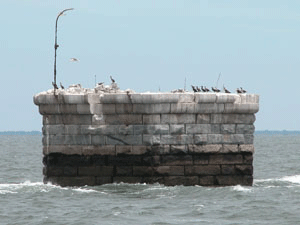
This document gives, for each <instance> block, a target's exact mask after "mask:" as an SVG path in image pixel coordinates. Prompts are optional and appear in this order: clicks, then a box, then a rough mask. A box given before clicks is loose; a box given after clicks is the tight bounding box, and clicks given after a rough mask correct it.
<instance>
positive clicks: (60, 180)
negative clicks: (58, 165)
mask: <svg viewBox="0 0 300 225" xmlns="http://www.w3.org/2000/svg"><path fill="white" fill-rule="evenodd" d="M48 182H51V183H52V184H57V185H60V186H62V187H67V186H71V187H72V186H73V187H74V186H76V187H82V186H85V185H88V186H94V185H95V184H96V182H95V177H90V176H84V177H68V176H62V177H44V183H48Z"/></svg>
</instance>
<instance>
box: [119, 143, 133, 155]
mask: <svg viewBox="0 0 300 225" xmlns="http://www.w3.org/2000/svg"><path fill="white" fill-rule="evenodd" d="M116 154H117V155H119V154H125V155H130V154H132V146H131V145H116Z"/></svg>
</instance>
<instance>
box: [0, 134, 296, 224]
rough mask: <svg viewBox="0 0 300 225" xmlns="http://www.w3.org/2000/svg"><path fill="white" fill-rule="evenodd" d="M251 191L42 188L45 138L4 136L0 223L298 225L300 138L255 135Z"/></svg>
mask: <svg viewBox="0 0 300 225" xmlns="http://www.w3.org/2000/svg"><path fill="white" fill-rule="evenodd" d="M255 147H256V152H255V155H254V185H253V187H242V186H233V187H219V188H212V187H200V186H193V187H183V186H175V187H165V186H163V185H159V184H154V185H146V184H136V185H129V184H110V185H104V186H98V187H82V188H61V187H59V186H54V185H50V184H47V185H45V184H43V183H42V179H43V177H42V145H41V136H27V135H19V136H18V135H16V136H13V135H0V224H78V225H79V224H80V225H81V224H164V225H165V224H293V225H294V224H300V135H263V134H259V135H256V136H255Z"/></svg>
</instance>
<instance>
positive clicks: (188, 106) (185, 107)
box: [171, 103, 195, 113]
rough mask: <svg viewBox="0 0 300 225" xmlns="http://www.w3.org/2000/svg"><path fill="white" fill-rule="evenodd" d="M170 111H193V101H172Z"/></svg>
mask: <svg viewBox="0 0 300 225" xmlns="http://www.w3.org/2000/svg"><path fill="white" fill-rule="evenodd" d="M171 113H195V103H177V104H175V103H173V104H171Z"/></svg>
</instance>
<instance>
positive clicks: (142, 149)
mask: <svg viewBox="0 0 300 225" xmlns="http://www.w3.org/2000/svg"><path fill="white" fill-rule="evenodd" d="M147 152H148V150H147V147H146V146H144V145H134V146H132V154H133V155H143V154H146V153H147Z"/></svg>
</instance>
